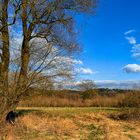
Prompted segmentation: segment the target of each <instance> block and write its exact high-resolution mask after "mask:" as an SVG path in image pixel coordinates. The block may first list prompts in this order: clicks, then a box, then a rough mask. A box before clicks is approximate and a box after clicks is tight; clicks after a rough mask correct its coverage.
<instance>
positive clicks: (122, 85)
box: [95, 80, 140, 89]
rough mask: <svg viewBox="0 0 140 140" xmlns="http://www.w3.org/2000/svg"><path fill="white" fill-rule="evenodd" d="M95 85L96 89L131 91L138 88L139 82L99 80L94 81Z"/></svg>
mask: <svg viewBox="0 0 140 140" xmlns="http://www.w3.org/2000/svg"><path fill="white" fill-rule="evenodd" d="M95 84H96V85H97V87H98V88H111V89H113V88H114V89H115V88H117V89H133V88H136V87H137V88H139V87H140V86H139V85H140V81H139V80H124V81H120V80H99V81H95Z"/></svg>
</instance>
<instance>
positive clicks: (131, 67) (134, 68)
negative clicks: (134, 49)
mask: <svg viewBox="0 0 140 140" xmlns="http://www.w3.org/2000/svg"><path fill="white" fill-rule="evenodd" d="M123 71H125V72H126V73H138V72H140V65H138V64H128V65H126V66H124V67H123Z"/></svg>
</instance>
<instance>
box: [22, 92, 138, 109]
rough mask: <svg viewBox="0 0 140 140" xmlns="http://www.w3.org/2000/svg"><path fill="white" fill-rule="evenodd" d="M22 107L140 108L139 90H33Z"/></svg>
mask: <svg viewBox="0 0 140 140" xmlns="http://www.w3.org/2000/svg"><path fill="white" fill-rule="evenodd" d="M29 95H30V96H28V98H27V99H25V100H24V101H22V102H20V106H29V107H32V106H34V107H140V91H139V90H120V89H93V90H87V91H73V90H60V91H58V90H51V91H48V90H39V89H32V90H31V91H30V92H29Z"/></svg>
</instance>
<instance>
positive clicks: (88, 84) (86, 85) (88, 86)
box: [77, 80, 96, 91]
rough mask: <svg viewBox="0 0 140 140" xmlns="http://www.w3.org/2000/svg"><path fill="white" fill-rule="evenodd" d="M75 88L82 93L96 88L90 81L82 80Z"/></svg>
mask: <svg viewBox="0 0 140 140" xmlns="http://www.w3.org/2000/svg"><path fill="white" fill-rule="evenodd" d="M77 86H78V89H79V90H82V91H88V90H92V89H95V88H96V84H95V83H94V81H92V80H83V81H82V82H81V83H79V84H78V85H77Z"/></svg>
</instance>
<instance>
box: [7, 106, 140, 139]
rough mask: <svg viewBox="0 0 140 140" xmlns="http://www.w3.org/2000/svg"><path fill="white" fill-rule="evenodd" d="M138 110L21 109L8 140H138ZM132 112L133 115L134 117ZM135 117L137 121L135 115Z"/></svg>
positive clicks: (88, 108)
mask: <svg viewBox="0 0 140 140" xmlns="http://www.w3.org/2000/svg"><path fill="white" fill-rule="evenodd" d="M138 110H139V109H136V108H113V107H18V108H17V110H16V112H17V113H18V117H17V119H16V123H15V125H14V126H11V125H9V126H8V127H9V130H10V131H9V132H8V136H7V138H6V139H7V140H139V139H140V127H139V126H140V121H139V116H137V115H136V114H137V112H138ZM132 112H133V113H132ZM134 113H136V114H135V117H134V116H132V114H134Z"/></svg>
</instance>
